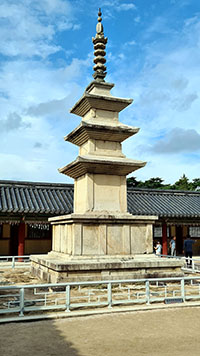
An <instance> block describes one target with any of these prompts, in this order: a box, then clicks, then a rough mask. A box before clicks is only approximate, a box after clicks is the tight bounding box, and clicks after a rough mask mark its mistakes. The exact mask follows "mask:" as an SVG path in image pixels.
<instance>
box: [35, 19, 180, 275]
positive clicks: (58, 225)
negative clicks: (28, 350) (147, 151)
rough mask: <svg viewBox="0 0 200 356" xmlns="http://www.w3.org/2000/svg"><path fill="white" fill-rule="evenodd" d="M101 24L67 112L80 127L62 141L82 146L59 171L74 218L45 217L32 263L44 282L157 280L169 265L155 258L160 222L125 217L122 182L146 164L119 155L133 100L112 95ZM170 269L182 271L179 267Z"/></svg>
mask: <svg viewBox="0 0 200 356" xmlns="http://www.w3.org/2000/svg"><path fill="white" fill-rule="evenodd" d="M98 21H99V22H98V24H97V34H96V37H95V38H93V43H94V49H95V52H94V53H95V59H94V63H95V66H94V71H95V73H94V75H93V76H94V79H95V80H93V81H92V82H91V83H90V84H89V85H88V87H87V88H86V90H85V92H84V94H83V96H82V97H81V98H80V100H79V101H78V102H77V103H76V104H75V105H74V107H73V108H72V109H71V113H73V114H75V115H78V116H80V117H81V118H82V120H81V123H80V125H79V126H78V127H77V128H75V129H74V130H73V131H72V132H71V133H69V134H68V135H67V136H65V140H66V141H68V142H71V143H73V144H75V145H77V146H78V147H79V154H78V157H77V158H76V159H75V160H74V161H73V162H71V163H69V164H68V165H66V166H64V167H62V168H60V169H59V172H60V173H63V174H66V175H68V176H70V177H72V178H73V179H74V212H73V213H72V214H70V215H64V216H59V217H54V218H51V219H49V220H50V222H51V224H52V225H53V244H52V251H51V252H50V253H49V254H48V255H40V256H32V258H31V260H32V272H33V274H35V275H37V276H39V277H40V278H42V279H44V280H47V281H48V282H50V281H51V282H58V281H73V280H98V279H109V278H111V279H120V278H136V277H140V278H141V277H145V276H146V275H148V276H150V275H153V276H157V275H158V274H157V267H158V264H160V265H162V275H164V276H168V275H169V273H171V270H170V269H169V268H168V267H167V269H166V266H168V265H167V263H166V261H161V259H160V262H159V261H158V259H156V258H155V257H154V256H153V255H152V253H153V238H152V232H153V223H154V222H155V220H156V219H157V217H156V216H133V215H131V214H129V213H128V212H127V191H126V176H127V175H128V174H129V173H131V172H134V171H135V170H137V169H139V168H142V167H144V166H145V164H146V163H145V162H142V161H138V160H133V159H129V158H127V157H126V156H125V155H124V154H123V152H122V142H123V141H124V140H126V139H127V138H129V137H131V136H132V135H135V134H137V132H138V131H139V129H138V128H136V127H132V126H128V125H125V124H122V123H121V122H120V121H119V113H120V112H121V111H122V110H124V109H125V108H126V107H127V106H128V105H130V104H131V103H132V99H124V98H118V97H114V96H112V94H111V89H112V88H113V86H114V84H111V83H107V82H105V81H104V78H105V75H106V73H105V70H106V67H105V58H104V56H105V44H106V42H107V39H106V38H105V37H104V34H103V27H102V24H101V17H100V16H99V18H98ZM141 256H143V257H144V256H145V258H143V259H141ZM173 262H174V261H173ZM171 266H172V264H171ZM179 266H180V262H179ZM173 268H174V269H177V268H178V271H179V267H178V265H177V262H174V266H173Z"/></svg>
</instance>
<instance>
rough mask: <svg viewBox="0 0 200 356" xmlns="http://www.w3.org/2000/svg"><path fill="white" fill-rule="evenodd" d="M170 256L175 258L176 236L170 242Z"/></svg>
mask: <svg viewBox="0 0 200 356" xmlns="http://www.w3.org/2000/svg"><path fill="white" fill-rule="evenodd" d="M170 249H171V256H176V236H174V237H172V239H171V241H170Z"/></svg>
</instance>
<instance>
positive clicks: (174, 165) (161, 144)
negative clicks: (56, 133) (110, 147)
mask: <svg viewBox="0 0 200 356" xmlns="http://www.w3.org/2000/svg"><path fill="white" fill-rule="evenodd" d="M154 28H158V26H157V24H156V26H155V27H154ZM165 30H166V33H167V31H168V29H167V28H166V29H165ZM172 32H173V31H172ZM199 37H200V20H199V18H196V19H195V21H191V22H190V24H187V26H184V27H183V28H182V29H180V33H179V35H178V36H177V34H174V35H172V37H170V42H169V41H168V38H165V40H163V39H162V43H159V42H157V43H156V44H155V43H154V42H153V41H152V42H146V38H145V42H144V43H145V45H146V47H144V48H145V51H144V53H143V55H144V56H145V57H144V58H145V61H144V65H143V67H142V68H141V69H140V71H139V73H136V72H135V67H134V65H135V62H134V58H132V57H129V59H128V63H127V57H125V60H124V63H121V65H120V74H119V71H118V72H117V75H116V78H117V80H116V82H117V83H116V87H115V89H114V92H115V94H116V95H117V96H124V93H128V94H127V96H128V97H133V98H134V104H133V105H132V106H131V107H130V108H128V109H126V112H124V113H122V114H121V116H120V119H121V120H122V121H124V122H126V123H127V124H130V125H133V126H139V127H140V128H141V130H140V132H139V133H138V134H137V135H135V136H134V137H133V138H131V139H129V140H127V141H125V143H124V144H123V145H124V152H125V154H126V155H127V156H128V157H132V158H135V159H141V160H144V161H147V162H148V164H147V166H146V167H145V168H143V169H141V170H138V171H137V172H136V174H135V175H136V176H137V177H138V178H140V179H147V178H150V177H153V176H154V177H155V176H160V177H163V178H164V179H165V180H166V181H168V182H174V181H175V180H177V179H178V178H179V177H180V176H181V175H182V174H183V173H185V174H186V175H187V176H188V177H189V178H190V179H192V178H194V177H197V176H199V166H200V164H198V162H199V159H200V153H199V149H200V135H199V133H200V118H199V112H200V83H199V79H198V78H199V77H200V67H199V62H200V41H199ZM149 41H150V40H149ZM141 46H142V44H141ZM127 65H128V68H129V70H128V71H127ZM119 78H120V79H119ZM121 78H123V80H121ZM119 88H120V89H119ZM177 128H178V129H177ZM172 152H173V157H172V155H171V154H172ZM161 153H162V154H161ZM164 153H165V155H164V157H163V154H164Z"/></svg>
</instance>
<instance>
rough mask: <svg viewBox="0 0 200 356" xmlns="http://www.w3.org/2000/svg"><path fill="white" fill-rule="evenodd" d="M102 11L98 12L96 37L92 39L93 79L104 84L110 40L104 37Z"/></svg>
mask: <svg viewBox="0 0 200 356" xmlns="http://www.w3.org/2000/svg"><path fill="white" fill-rule="evenodd" d="M101 15H102V14H101V9H99V12H98V22H97V26H96V36H95V38H94V37H92V42H93V44H94V56H95V57H94V60H93V62H94V63H95V65H94V67H93V69H94V74H93V77H94V79H95V80H96V81H98V82H104V81H105V80H104V78H105V76H106V74H107V73H106V66H105V63H106V59H105V55H106V52H105V49H106V43H107V41H108V39H107V38H106V37H104V33H103V25H102V23H101V21H102V17H101Z"/></svg>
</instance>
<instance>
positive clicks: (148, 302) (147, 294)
mask: <svg viewBox="0 0 200 356" xmlns="http://www.w3.org/2000/svg"><path fill="white" fill-rule="evenodd" d="M145 289H146V304H150V289H149V281H146V282H145Z"/></svg>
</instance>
